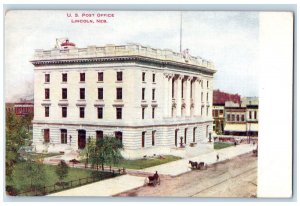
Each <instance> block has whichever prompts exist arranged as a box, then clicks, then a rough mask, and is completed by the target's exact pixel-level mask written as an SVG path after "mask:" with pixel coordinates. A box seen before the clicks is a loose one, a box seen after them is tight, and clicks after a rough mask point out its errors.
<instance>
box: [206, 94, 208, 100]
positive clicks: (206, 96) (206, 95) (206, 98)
mask: <svg viewBox="0 0 300 206" xmlns="http://www.w3.org/2000/svg"><path fill="white" fill-rule="evenodd" d="M206 101H207V102H208V92H207V93H206Z"/></svg>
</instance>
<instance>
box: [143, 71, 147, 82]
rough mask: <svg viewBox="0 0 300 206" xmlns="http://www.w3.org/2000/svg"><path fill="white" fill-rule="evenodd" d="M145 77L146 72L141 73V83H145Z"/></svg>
mask: <svg viewBox="0 0 300 206" xmlns="http://www.w3.org/2000/svg"><path fill="white" fill-rule="evenodd" d="M145 77H146V72H143V73H142V81H143V82H144V81H145Z"/></svg>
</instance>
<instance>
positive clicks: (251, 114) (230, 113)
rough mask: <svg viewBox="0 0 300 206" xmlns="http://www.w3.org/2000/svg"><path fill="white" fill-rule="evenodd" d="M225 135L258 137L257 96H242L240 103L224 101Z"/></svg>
mask: <svg viewBox="0 0 300 206" xmlns="http://www.w3.org/2000/svg"><path fill="white" fill-rule="evenodd" d="M225 122H226V123H225V129H224V134H225V135H234V136H244V137H254V138H255V137H256V138H257V137H258V98H253V97H251V98H247V97H246V98H242V102H241V104H237V103H233V102H226V104H225Z"/></svg>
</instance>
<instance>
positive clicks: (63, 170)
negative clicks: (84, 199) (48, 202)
mask: <svg viewBox="0 0 300 206" xmlns="http://www.w3.org/2000/svg"><path fill="white" fill-rule="evenodd" d="M55 172H56V175H57V176H58V178H59V181H60V183H62V182H63V180H64V179H65V178H66V177H67V176H68V172H69V167H68V165H67V163H66V162H65V161H64V160H61V161H60V162H59V163H58V165H57V167H56V170H55Z"/></svg>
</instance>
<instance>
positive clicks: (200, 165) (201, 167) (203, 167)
mask: <svg viewBox="0 0 300 206" xmlns="http://www.w3.org/2000/svg"><path fill="white" fill-rule="evenodd" d="M189 164H191V168H192V169H198V170H206V169H207V164H205V163H204V162H199V163H198V162H193V161H191V160H190V161H189Z"/></svg>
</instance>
